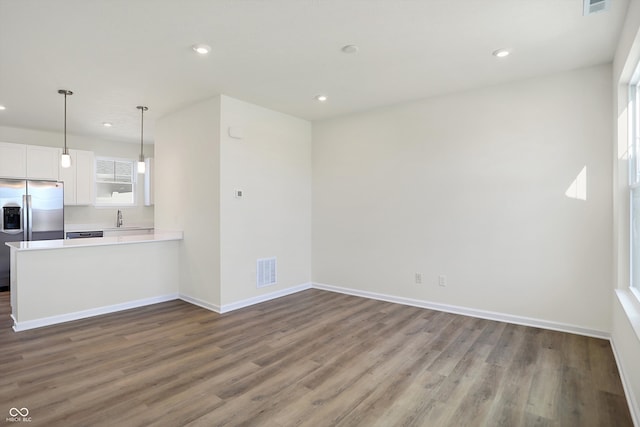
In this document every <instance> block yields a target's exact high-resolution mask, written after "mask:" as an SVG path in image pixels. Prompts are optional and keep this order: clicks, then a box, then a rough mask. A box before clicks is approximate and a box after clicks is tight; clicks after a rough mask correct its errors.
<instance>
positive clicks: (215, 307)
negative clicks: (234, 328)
mask: <svg viewBox="0 0 640 427" xmlns="http://www.w3.org/2000/svg"><path fill="white" fill-rule="evenodd" d="M179 298H180V299H181V300H182V301H184V302H188V303H189V304H193V305H197V306H198V307H202V308H206V309H207V310H210V311H214V312H216V313H220V306H219V305H216V304H211V303H210V302H207V301H205V300H202V299H199V298H196V297H192V296H189V295H185V294H180V295H179Z"/></svg>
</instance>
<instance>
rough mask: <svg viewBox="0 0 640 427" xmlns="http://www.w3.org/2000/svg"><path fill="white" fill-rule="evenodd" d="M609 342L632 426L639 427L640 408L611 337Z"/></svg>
mask: <svg viewBox="0 0 640 427" xmlns="http://www.w3.org/2000/svg"><path fill="white" fill-rule="evenodd" d="M609 341H610V342H611V349H612V350H613V358H614V359H615V361H616V365H617V366H618V373H619V374H620V380H621V382H622V388H623V389H624V394H625V397H626V398H627V406H628V407H629V412H630V413H631V419H632V421H633V425H634V426H640V406H639V404H638V400H637V399H636V396H635V395H634V393H633V388H632V387H631V385H630V383H629V377H627V375H626V372H625V370H624V365H623V364H622V363H621V361H620V355H619V353H618V349H617V348H616V343H615V340H614V339H613V337H611V339H610V340H609Z"/></svg>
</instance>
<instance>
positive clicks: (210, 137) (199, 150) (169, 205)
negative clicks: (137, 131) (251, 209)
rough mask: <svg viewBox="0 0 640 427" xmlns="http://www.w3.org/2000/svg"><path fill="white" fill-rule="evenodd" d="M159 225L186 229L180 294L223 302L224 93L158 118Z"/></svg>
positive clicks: (211, 303) (213, 305)
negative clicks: (221, 287) (222, 180)
mask: <svg viewBox="0 0 640 427" xmlns="http://www.w3.org/2000/svg"><path fill="white" fill-rule="evenodd" d="M155 154H156V159H155V166H156V171H155V180H156V186H155V187H156V193H155V226H156V228H158V229H162V230H182V231H183V232H184V240H183V241H182V247H181V250H180V285H179V292H180V295H181V296H182V297H183V298H185V299H187V300H189V301H191V302H193V303H195V304H198V305H202V306H205V307H207V308H210V309H214V310H219V308H220V201H219V200H220V190H219V188H220V97H215V98H213V99H210V100H207V101H204V102H200V103H198V104H195V105H192V106H190V107H187V108H185V109H183V110H180V111H178V112H174V113H171V114H169V115H167V116H165V117H162V118H160V119H158V121H157V122H156V137H155Z"/></svg>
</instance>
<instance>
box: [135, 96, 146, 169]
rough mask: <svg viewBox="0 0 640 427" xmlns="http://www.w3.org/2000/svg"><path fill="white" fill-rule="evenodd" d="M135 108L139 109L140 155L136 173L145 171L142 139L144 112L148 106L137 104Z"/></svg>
mask: <svg viewBox="0 0 640 427" xmlns="http://www.w3.org/2000/svg"><path fill="white" fill-rule="evenodd" d="M136 108H137V109H138V110H140V157H139V158H138V173H145V171H146V166H145V163H144V146H143V141H144V112H145V111H147V110H148V109H149V108H147V107H144V106H142V105H138V106H137V107H136Z"/></svg>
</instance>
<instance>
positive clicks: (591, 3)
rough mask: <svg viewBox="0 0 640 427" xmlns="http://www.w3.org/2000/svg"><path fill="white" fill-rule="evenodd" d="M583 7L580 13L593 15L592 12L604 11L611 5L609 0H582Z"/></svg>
mask: <svg viewBox="0 0 640 427" xmlns="http://www.w3.org/2000/svg"><path fill="white" fill-rule="evenodd" d="M583 1H584V8H583V10H582V14H583V15H584V16H589V15H593V14H594V13H598V12H604V11H606V10H609V6H611V0H583Z"/></svg>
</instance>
